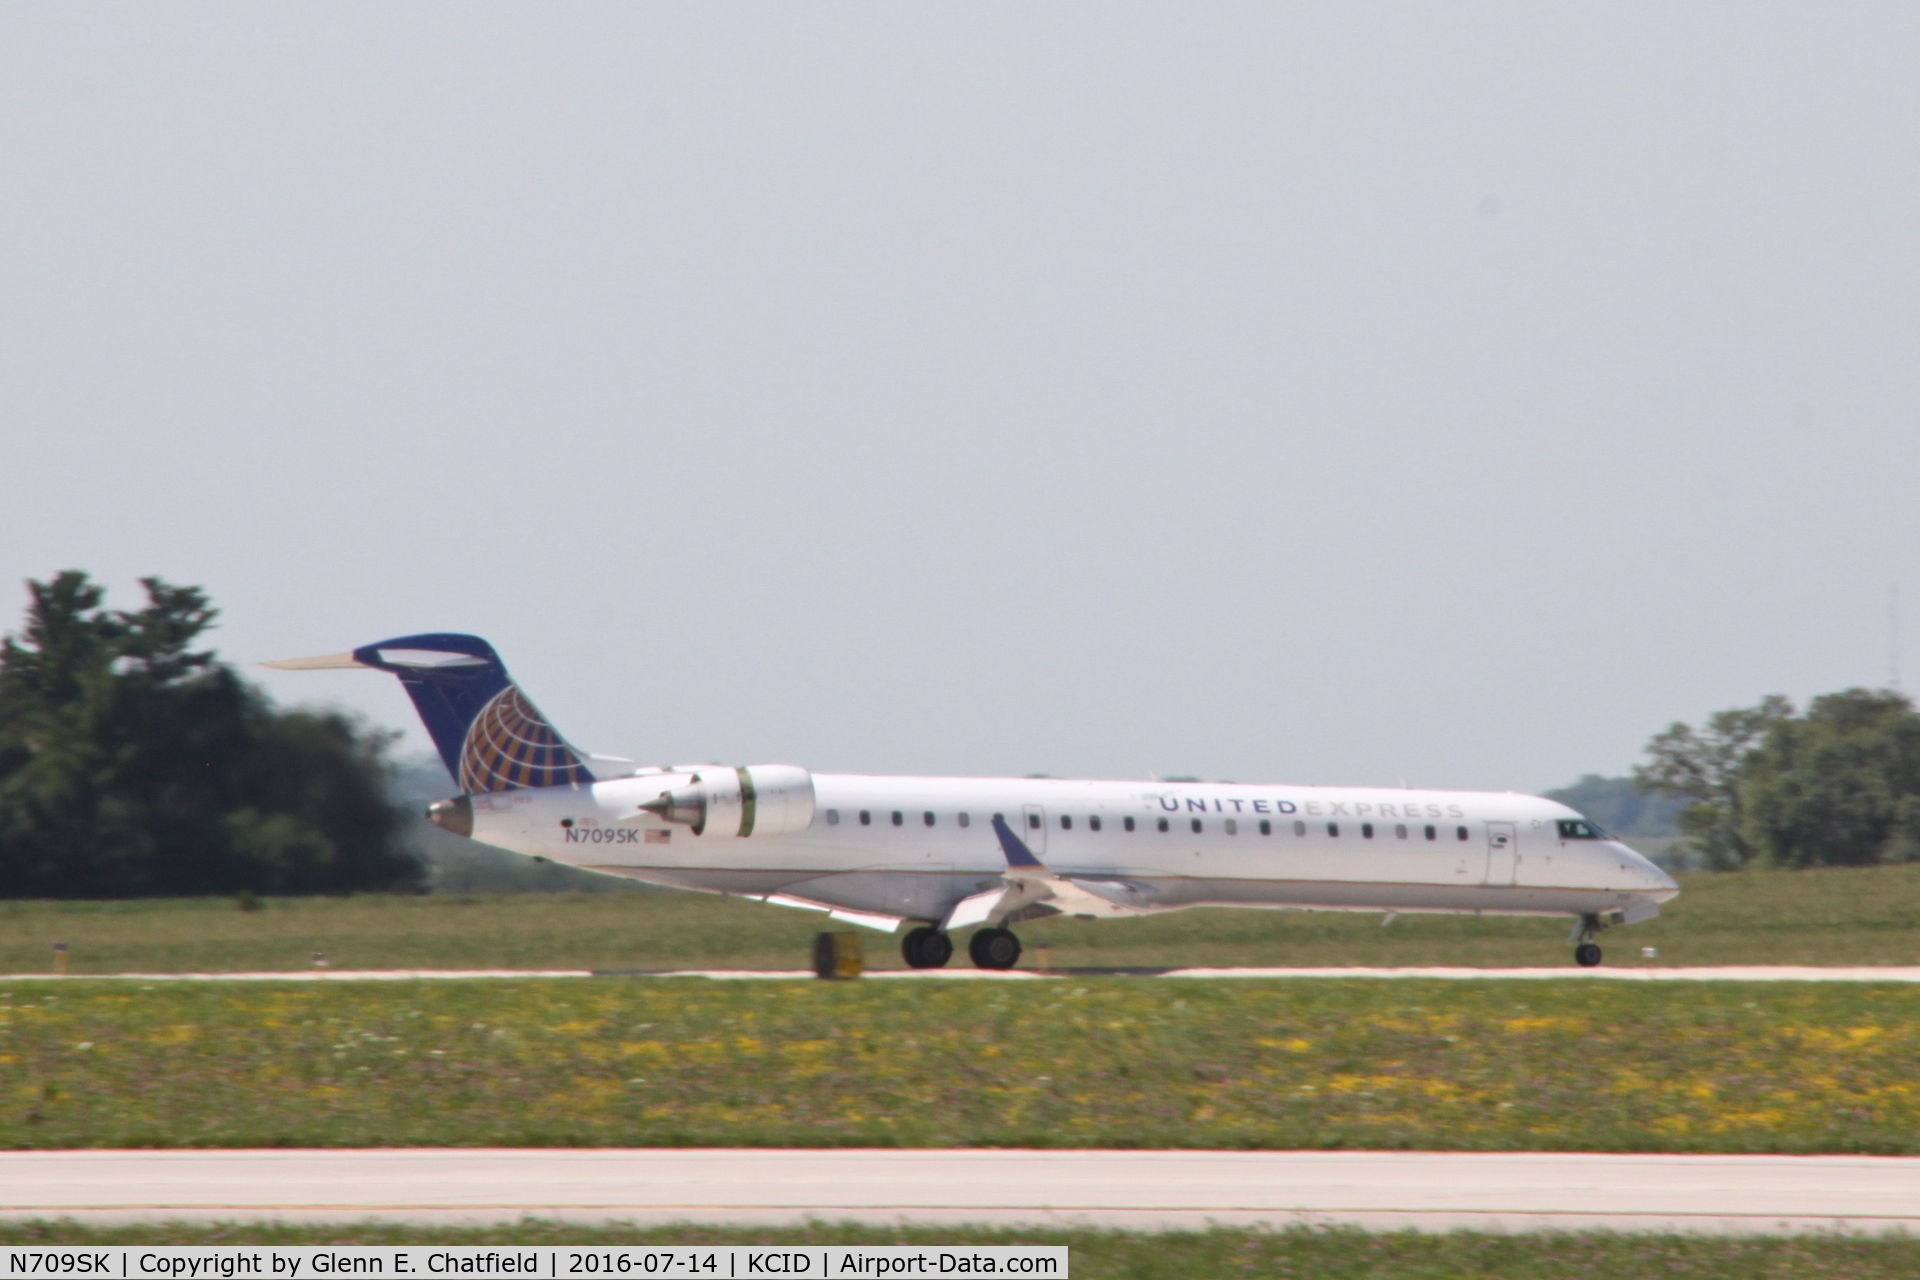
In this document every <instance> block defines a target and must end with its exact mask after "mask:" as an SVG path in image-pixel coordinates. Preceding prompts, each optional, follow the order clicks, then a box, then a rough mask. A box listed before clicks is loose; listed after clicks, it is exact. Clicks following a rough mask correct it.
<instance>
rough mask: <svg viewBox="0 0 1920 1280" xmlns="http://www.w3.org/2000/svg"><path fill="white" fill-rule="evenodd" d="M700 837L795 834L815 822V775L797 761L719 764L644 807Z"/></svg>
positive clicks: (697, 771) (705, 769) (706, 769)
mask: <svg viewBox="0 0 1920 1280" xmlns="http://www.w3.org/2000/svg"><path fill="white" fill-rule="evenodd" d="M640 807H641V808H642V809H644V810H646V811H647V812H648V813H652V814H657V815H659V816H660V817H661V818H664V819H665V820H667V821H668V822H678V823H681V824H683V825H685V826H689V827H692V828H693V834H695V835H697V836H703V835H716V836H754V835H760V836H790V835H792V834H794V833H795V832H797V831H805V830H806V829H807V828H808V827H810V826H812V825H813V775H812V774H810V773H808V772H807V771H806V770H805V769H802V768H800V767H799V766H798V765H791V764H750V765H747V766H746V767H745V768H740V769H729V768H727V767H726V766H725V765H714V766H712V767H710V768H701V769H697V770H694V771H692V776H691V777H690V778H689V779H688V780H687V782H686V783H684V784H683V785H681V786H678V787H675V788H674V789H673V790H671V791H662V792H661V793H660V795H659V797H658V798H657V799H653V800H649V801H647V802H646V803H645V804H643V805H641V806H640Z"/></svg>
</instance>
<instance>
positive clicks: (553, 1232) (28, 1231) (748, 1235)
mask: <svg viewBox="0 0 1920 1280" xmlns="http://www.w3.org/2000/svg"><path fill="white" fill-rule="evenodd" d="M415 1243H418V1244H454V1245H465V1244H534V1245H542V1244H551V1245H556V1246H558V1245H570V1244H583V1245H584V1244H607V1245H618V1244H625V1245H639V1246H649V1245H651V1246H656V1247H657V1246H664V1245H680V1246H686V1245H705V1244H716V1245H720V1244H740V1243H747V1244H812V1245H820V1244H825V1245H865V1244H927V1245H941V1244H1064V1245H1066V1246H1067V1247H1068V1248H1070V1249H1072V1250H1073V1253H1072V1255H1071V1258H1070V1266H1071V1269H1072V1275H1073V1280H1188V1278H1190V1277H1191V1278H1193V1280H1224V1278H1226V1277H1238V1276H1250V1277H1269V1276H1271V1277H1298V1278H1299V1280H1350V1278H1358V1277H1365V1278H1366V1280H1483V1278H1484V1277H1488V1276H1500V1277H1503V1278H1505V1280H1566V1277H1569V1276H1605V1277H1607V1280H1673V1278H1674V1277H1676V1276H1682V1277H1688V1278H1689V1280H1881V1278H1882V1277H1886V1280H1904V1278H1906V1277H1911V1276H1914V1275H1917V1274H1920V1241H1917V1240H1912V1239H1899V1238H1878V1239H1842V1238H1838V1237H1832V1236H1810V1237H1799V1238H1793V1239H1778V1240H1771V1239H1739V1238H1735V1239H1726V1238H1715V1237H1702V1236H1641V1235H1632V1236H1629V1235H1610V1234H1606V1233H1603V1232H1578V1233H1571V1232H1570V1233H1565V1234H1549V1235H1516V1236H1500V1235H1486V1234H1478V1233H1468V1232H1457V1233H1449V1234H1442V1235H1417V1234H1414V1233H1411V1232H1400V1233H1393V1234H1387V1235H1370V1234H1367V1233H1365V1232H1361V1231H1350V1230H1339V1229H1336V1230H1306V1229H1299V1230H1289V1231H1273V1232H1264V1231H1237V1230H1214V1231H1206V1232H1171V1233H1166V1234H1144V1233H1134V1232H1118V1231H1025V1230H1022V1231H1017V1232H1016V1231H980V1230H966V1229H957V1228H952V1227H938V1228H909V1229H898V1228H895V1229H888V1228H883V1227H882V1228H868V1227H854V1226H827V1225H822V1226H816V1227H808V1228H794V1229H786V1230H783V1229H778V1228H757V1229H751V1230H726V1229H718V1228H686V1227H669V1228H663V1229H634V1228H618V1227H614V1228H605V1227H601V1228H595V1227H578V1226H572V1225H562V1224H558V1223H541V1222H526V1223H520V1224H517V1225H515V1226H512V1227H502V1228H498V1229H464V1230H446V1229H440V1230H436V1229H432V1228H416V1227H393V1226H381V1225H377V1224H358V1225H353V1226H342V1227H253V1226H225V1227H221V1226H212V1227H202V1226H186V1225H164V1226H143V1227H119V1228H107V1229H87V1228H82V1227H77V1226H74V1225H72V1224H71V1223H34V1224H0V1244H7V1245H20V1244H95V1245H103V1246H104V1245H136V1244H188V1245H191V1244H279V1245H300V1244H373V1245H378V1244H415Z"/></svg>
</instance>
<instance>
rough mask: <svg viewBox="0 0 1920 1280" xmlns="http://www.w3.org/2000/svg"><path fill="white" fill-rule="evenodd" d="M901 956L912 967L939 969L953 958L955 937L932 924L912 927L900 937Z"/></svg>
mask: <svg viewBox="0 0 1920 1280" xmlns="http://www.w3.org/2000/svg"><path fill="white" fill-rule="evenodd" d="M900 956H901V958H902V959H904V960H905V961H906V962H907V966H908V967H909V968H912V969H938V968H939V967H940V966H941V965H944V964H945V963H946V962H947V961H949V960H951V959H953V939H952V938H949V937H948V936H947V935H946V934H944V933H942V932H940V931H939V930H938V929H936V928H934V927H933V926H931V925H922V926H920V927H919V928H918V929H910V930H908V932H907V936H906V937H904V938H902V939H900Z"/></svg>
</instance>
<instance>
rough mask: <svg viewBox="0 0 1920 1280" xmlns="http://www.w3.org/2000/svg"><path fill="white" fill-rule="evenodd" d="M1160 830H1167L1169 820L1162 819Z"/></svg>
mask: <svg viewBox="0 0 1920 1280" xmlns="http://www.w3.org/2000/svg"><path fill="white" fill-rule="evenodd" d="M1160 829H1161V830H1162V831H1165V830H1166V829H1167V820H1166V819H1165V818H1162V819H1160Z"/></svg>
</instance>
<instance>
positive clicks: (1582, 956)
mask: <svg viewBox="0 0 1920 1280" xmlns="http://www.w3.org/2000/svg"><path fill="white" fill-rule="evenodd" d="M1606 927H1607V926H1606V924H1605V923H1604V922H1603V921H1602V920H1601V919H1600V917H1599V916H1594V915H1587V916H1581V917H1580V923H1578V924H1576V925H1574V926H1573V933H1572V934H1571V935H1570V936H1569V937H1568V939H1567V941H1569V942H1575V943H1578V944H1579V945H1578V946H1576V947H1575V948H1574V949H1573V962H1574V963H1575V964H1577V965H1579V966H1580V967H1581V968H1582V969H1591V968H1593V967H1594V966H1595V965H1597V964H1599V963H1600V944H1599V943H1597V942H1595V941H1594V938H1595V937H1597V936H1599V933H1600V931H1601V930H1602V929H1604V928H1606Z"/></svg>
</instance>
